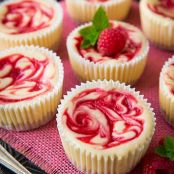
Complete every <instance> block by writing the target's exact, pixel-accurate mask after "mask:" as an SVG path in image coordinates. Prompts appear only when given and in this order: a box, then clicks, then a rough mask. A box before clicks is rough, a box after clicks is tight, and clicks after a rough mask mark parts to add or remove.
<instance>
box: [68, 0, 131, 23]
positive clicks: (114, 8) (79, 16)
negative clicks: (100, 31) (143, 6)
mask: <svg viewBox="0 0 174 174" xmlns="http://www.w3.org/2000/svg"><path fill="white" fill-rule="evenodd" d="M131 2H132V0H66V6H67V10H68V13H69V15H70V16H71V17H72V18H73V19H74V20H76V21H78V22H89V21H91V20H92V18H93V16H94V14H95V12H96V11H97V9H98V8H99V7H100V6H102V7H103V8H104V9H105V11H106V13H107V16H108V17H109V19H117V20H123V19H125V18H126V16H127V15H128V12H129V10H130V7H131Z"/></svg>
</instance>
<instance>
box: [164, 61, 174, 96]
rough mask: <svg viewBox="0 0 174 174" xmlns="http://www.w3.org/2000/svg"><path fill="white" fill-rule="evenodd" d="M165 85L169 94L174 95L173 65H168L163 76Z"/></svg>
mask: <svg viewBox="0 0 174 174" xmlns="http://www.w3.org/2000/svg"><path fill="white" fill-rule="evenodd" d="M164 80H165V83H166V85H167V86H168V87H169V89H170V92H171V93H172V94H173V95H174V63H172V64H170V65H169V67H168V68H167V70H166V74H165V75H164Z"/></svg>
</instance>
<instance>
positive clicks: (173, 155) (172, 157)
mask: <svg viewBox="0 0 174 174" xmlns="http://www.w3.org/2000/svg"><path fill="white" fill-rule="evenodd" d="M166 157H168V158H169V159H170V160H171V161H174V152H171V151H170V152H167V154H166Z"/></svg>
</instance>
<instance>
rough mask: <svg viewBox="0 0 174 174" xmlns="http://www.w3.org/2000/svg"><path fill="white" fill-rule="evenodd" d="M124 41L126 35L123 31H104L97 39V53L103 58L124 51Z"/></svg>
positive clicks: (109, 29) (117, 29)
mask: <svg viewBox="0 0 174 174" xmlns="http://www.w3.org/2000/svg"><path fill="white" fill-rule="evenodd" d="M126 39H127V33H126V32H125V31H124V30H123V29H120V28H115V29H113V28H107V29H104V30H103V31H102V32H101V34H100V36H99V39H98V43H97V48H98V51H99V52H100V53H101V54H102V55H104V56H112V55H114V54H116V53H119V52H120V51H121V50H123V49H124V47H125V45H126Z"/></svg>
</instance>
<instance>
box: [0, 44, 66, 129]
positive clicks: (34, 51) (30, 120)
mask: <svg viewBox="0 0 174 174" xmlns="http://www.w3.org/2000/svg"><path fill="white" fill-rule="evenodd" d="M0 70H1V71H0V127H2V128H5V129H8V130H17V131H24V130H30V129H35V128H38V127H40V126H42V125H44V124H46V123H47V122H48V121H50V120H51V119H52V118H53V117H54V116H55V114H56V108H57V105H58V104H59V101H60V98H61V96H62V86H63V76H64V72H63V65H62V63H61V60H60V58H59V57H58V56H56V53H53V52H52V51H49V50H47V49H45V48H40V47H34V46H25V47H15V48H11V49H7V50H4V51H2V52H1V53H0Z"/></svg>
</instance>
